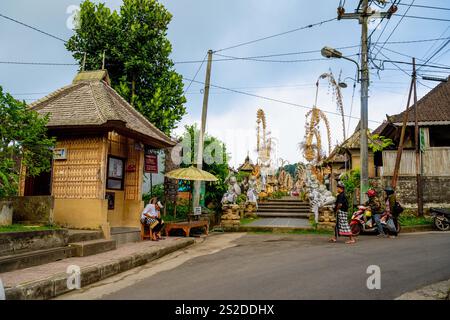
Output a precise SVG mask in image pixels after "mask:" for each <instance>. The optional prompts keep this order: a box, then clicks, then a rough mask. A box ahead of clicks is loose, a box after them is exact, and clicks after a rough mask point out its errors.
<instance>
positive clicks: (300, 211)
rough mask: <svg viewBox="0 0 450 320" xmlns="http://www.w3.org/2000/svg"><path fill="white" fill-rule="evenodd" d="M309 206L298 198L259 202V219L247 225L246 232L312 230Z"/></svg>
mask: <svg viewBox="0 0 450 320" xmlns="http://www.w3.org/2000/svg"><path fill="white" fill-rule="evenodd" d="M310 213H311V209H310V207H309V204H308V203H306V202H303V201H300V200H299V199H298V198H296V197H284V198H281V199H276V200H268V201H261V202H258V210H257V211H256V214H257V215H258V217H259V219H257V220H256V221H253V222H250V223H249V224H246V225H245V229H246V230H253V231H254V230H261V231H274V230H278V231H280V230H284V231H289V230H291V231H294V230H308V229H311V228H312V227H311V224H310V223H309V215H310Z"/></svg>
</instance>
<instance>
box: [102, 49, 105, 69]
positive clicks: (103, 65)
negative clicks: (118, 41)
mask: <svg viewBox="0 0 450 320" xmlns="http://www.w3.org/2000/svg"><path fill="white" fill-rule="evenodd" d="M102 70H105V50H103V59H102Z"/></svg>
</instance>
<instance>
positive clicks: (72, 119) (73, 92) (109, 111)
mask: <svg viewBox="0 0 450 320" xmlns="http://www.w3.org/2000/svg"><path fill="white" fill-rule="evenodd" d="M106 81H109V78H108V74H107V72H106V70H102V71H99V72H81V73H80V74H78V75H77V76H76V77H75V79H74V82H73V83H72V84H71V85H68V86H66V87H63V88H61V89H58V90H56V91H55V92H53V93H51V94H49V95H48V96H46V97H44V98H42V99H40V100H37V101H36V102H34V103H32V104H31V105H30V108H32V109H34V110H36V111H38V112H39V113H40V114H50V119H49V122H48V124H47V126H48V127H49V128H55V129H63V128H72V127H100V126H105V125H107V124H108V123H114V124H115V125H116V126H117V125H118V126H119V127H120V128H122V129H123V130H124V131H126V132H129V133H132V134H137V135H139V136H140V137H142V138H144V139H146V138H148V139H146V140H150V141H153V142H155V143H156V144H158V145H159V146H161V147H167V146H172V145H174V144H175V143H174V142H173V141H172V140H171V139H170V138H169V137H168V136H167V135H165V134H164V133H163V132H162V131H160V130H159V129H158V128H156V127H155V126H154V125H153V124H152V123H150V122H149V121H148V120H147V119H146V118H145V117H144V116H143V115H142V114H140V113H139V112H138V111H137V110H136V109H134V108H133V107H132V106H131V105H130V104H129V103H128V102H127V101H125V100H124V99H123V98H122V97H121V96H120V95H119V94H118V93H117V92H116V91H115V90H114V89H112V88H111V87H110V86H109V85H108V83H107V82H106Z"/></svg>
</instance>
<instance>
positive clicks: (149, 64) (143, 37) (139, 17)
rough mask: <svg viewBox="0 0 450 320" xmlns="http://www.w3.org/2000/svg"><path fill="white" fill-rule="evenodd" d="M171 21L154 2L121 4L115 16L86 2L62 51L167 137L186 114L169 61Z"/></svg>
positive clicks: (180, 87) (130, 0) (137, 0)
mask: <svg viewBox="0 0 450 320" xmlns="http://www.w3.org/2000/svg"><path fill="white" fill-rule="evenodd" d="M171 19H172V15H171V14H170V13H169V12H168V11H167V10H166V9H165V8H164V6H163V5H162V4H160V3H158V1H156V0H124V1H123V4H122V6H121V7H120V11H119V12H116V11H111V10H110V9H109V8H107V7H106V6H105V4H103V3H100V4H94V3H92V2H91V1H90V0H85V1H84V2H83V3H82V4H81V10H80V13H79V24H78V28H77V29H76V30H75V34H74V35H73V36H72V37H71V38H70V39H69V41H68V42H67V45H66V47H67V49H68V50H69V51H71V52H73V57H74V58H75V59H76V60H77V61H78V62H79V63H80V65H82V64H83V60H84V55H85V53H86V63H85V70H95V69H100V68H101V67H102V57H103V52H105V57H106V58H105V69H107V70H108V72H109V74H110V78H111V84H112V87H113V88H114V89H115V90H117V92H118V93H119V94H120V95H121V96H122V97H123V98H124V99H125V100H127V101H128V102H130V103H131V104H132V105H133V106H134V107H135V108H136V109H137V110H138V111H139V112H141V113H142V114H143V115H144V116H145V117H146V118H147V119H148V120H149V121H150V122H152V123H153V124H155V125H156V127H158V128H159V129H160V130H162V131H163V132H165V133H166V134H170V131H171V130H172V129H174V128H176V123H177V122H178V121H180V120H181V118H182V116H183V115H184V114H185V113H186V109H185V107H184V103H185V102H186V98H185V97H184V95H183V81H182V76H181V75H179V74H178V73H177V72H175V70H174V64H173V61H172V60H171V59H170V58H169V55H170V53H171V51H172V46H171V44H170V42H169V40H168V39H167V37H166V36H167V28H168V25H169V23H170V20H171Z"/></svg>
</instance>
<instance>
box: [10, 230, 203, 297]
mask: <svg viewBox="0 0 450 320" xmlns="http://www.w3.org/2000/svg"><path fill="white" fill-rule="evenodd" d="M194 243H195V239H192V238H186V239H182V238H181V239H179V240H177V242H176V243H174V244H171V245H170V246H167V247H158V248H152V249H151V250H147V251H141V252H138V253H134V254H131V255H129V256H126V257H123V258H120V259H116V260H111V261H109V262H105V263H101V264H97V265H93V266H87V267H84V268H82V269H81V287H85V286H87V285H90V284H93V283H95V282H98V281H101V280H104V279H106V278H109V277H111V276H114V275H117V274H119V273H122V272H125V271H128V270H130V269H133V268H136V267H139V266H142V265H144V264H147V263H149V262H151V261H154V260H156V259H159V258H161V257H163V256H165V255H167V254H169V253H172V252H175V251H177V250H180V249H183V248H185V247H188V246H190V245H193V244H194ZM67 278H68V274H66V273H59V274H55V275H53V276H51V277H48V278H45V279H40V280H36V281H31V282H28V283H23V284H20V285H17V286H14V287H10V288H5V296H6V300H47V299H51V298H55V297H57V296H59V295H62V294H65V293H68V292H71V291H74V290H75V289H68V288H67Z"/></svg>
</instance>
